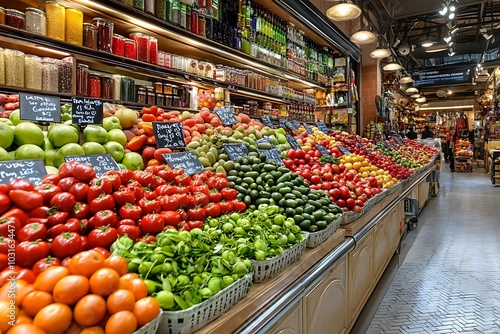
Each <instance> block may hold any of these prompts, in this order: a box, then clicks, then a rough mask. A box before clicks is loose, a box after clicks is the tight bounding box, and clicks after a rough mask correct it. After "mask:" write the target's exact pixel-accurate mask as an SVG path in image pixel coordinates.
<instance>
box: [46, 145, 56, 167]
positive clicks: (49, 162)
mask: <svg viewBox="0 0 500 334" xmlns="http://www.w3.org/2000/svg"><path fill="white" fill-rule="evenodd" d="M56 153H57V149H49V150H45V166H54V160H55V158H56Z"/></svg>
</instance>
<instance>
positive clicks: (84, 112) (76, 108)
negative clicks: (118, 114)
mask: <svg viewBox="0 0 500 334" xmlns="http://www.w3.org/2000/svg"><path fill="white" fill-rule="evenodd" d="M71 114H72V115H71V122H72V123H73V124H79V125H87V124H102V118H103V103H102V100H101V99H91V98H88V97H81V98H80V97H72V98H71Z"/></svg>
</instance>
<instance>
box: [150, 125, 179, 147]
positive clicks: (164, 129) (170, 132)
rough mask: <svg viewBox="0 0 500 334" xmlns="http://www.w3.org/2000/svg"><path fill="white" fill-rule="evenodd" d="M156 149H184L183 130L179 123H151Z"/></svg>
mask: <svg viewBox="0 0 500 334" xmlns="http://www.w3.org/2000/svg"><path fill="white" fill-rule="evenodd" d="M153 131H154V133H155V137H156V148H163V147H169V148H184V147H186V143H185V142H184V130H183V129H182V124H181V123H171V122H153Z"/></svg>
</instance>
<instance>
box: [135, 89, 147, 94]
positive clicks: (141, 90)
mask: <svg viewBox="0 0 500 334" xmlns="http://www.w3.org/2000/svg"><path fill="white" fill-rule="evenodd" d="M137 94H140V95H146V91H145V90H143V89H140V88H139V89H138V90H137Z"/></svg>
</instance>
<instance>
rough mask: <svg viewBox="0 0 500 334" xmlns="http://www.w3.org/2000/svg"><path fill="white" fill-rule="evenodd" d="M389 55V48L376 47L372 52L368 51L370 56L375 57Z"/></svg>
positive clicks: (380, 57) (381, 57) (379, 57)
mask: <svg viewBox="0 0 500 334" xmlns="http://www.w3.org/2000/svg"><path fill="white" fill-rule="evenodd" d="M390 55H391V50H389V49H387V48H383V47H380V46H379V47H377V48H376V49H374V50H373V51H372V52H370V57H372V58H375V59H383V58H387V57H389V56H390Z"/></svg>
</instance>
